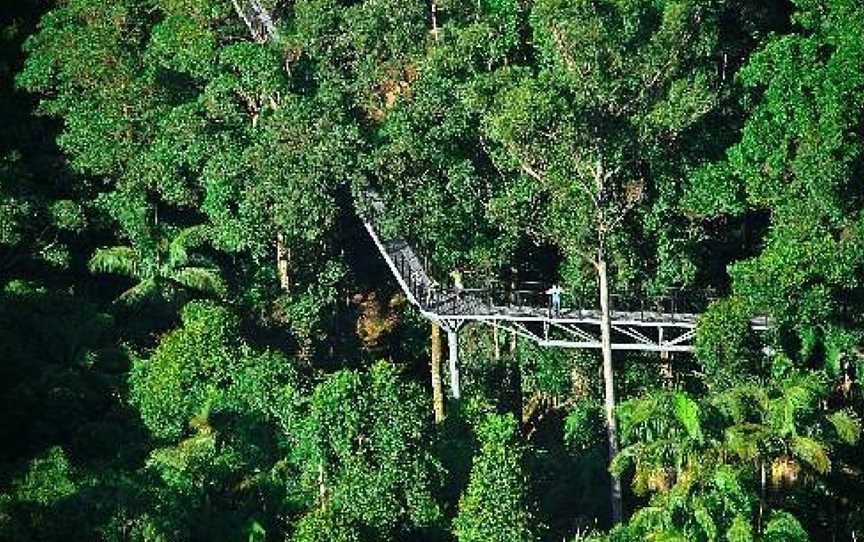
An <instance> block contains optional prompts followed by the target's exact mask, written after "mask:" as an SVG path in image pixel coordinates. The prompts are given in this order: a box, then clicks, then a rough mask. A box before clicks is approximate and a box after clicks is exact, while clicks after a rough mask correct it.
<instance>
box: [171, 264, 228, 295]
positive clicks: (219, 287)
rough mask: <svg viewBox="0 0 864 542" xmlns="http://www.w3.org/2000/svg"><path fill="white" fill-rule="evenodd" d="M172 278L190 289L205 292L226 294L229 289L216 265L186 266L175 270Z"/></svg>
mask: <svg viewBox="0 0 864 542" xmlns="http://www.w3.org/2000/svg"><path fill="white" fill-rule="evenodd" d="M171 279H172V280H174V281H175V282H176V283H178V284H180V285H182V286H184V287H186V288H188V289H190V290H197V291H199V292H204V293H210V294H217V295H224V294H225V292H226V291H227V289H228V288H227V286H226V285H225V282H224V281H223V280H222V275H221V274H220V272H219V270H218V269H216V268H215V267H184V268H182V269H178V270H176V271H174V272H173V273H172V276H171Z"/></svg>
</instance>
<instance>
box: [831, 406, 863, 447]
mask: <svg viewBox="0 0 864 542" xmlns="http://www.w3.org/2000/svg"><path fill="white" fill-rule="evenodd" d="M828 421H829V422H831V425H833V426H834V430H835V431H836V432H837V436H838V437H839V438H840V440H841V441H843V442H845V443H846V444H856V443H857V442H858V440H859V439H860V438H861V419H860V418H859V417H858V415H857V414H855V413H854V412H852V411H850V410H838V411H837V412H834V413H833V414H831V415H829V416H828Z"/></svg>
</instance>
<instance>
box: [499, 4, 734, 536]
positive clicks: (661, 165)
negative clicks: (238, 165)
mask: <svg viewBox="0 0 864 542" xmlns="http://www.w3.org/2000/svg"><path fill="white" fill-rule="evenodd" d="M719 6H720V4H719V3H716V2H709V3H705V2H686V1H685V2H680V1H674V2H672V1H670V2H660V3H657V2H647V1H645V2H635V3H634V2H631V3H626V4H624V3H620V2H611V1H610V2H606V1H584V2H575V3H572V2H562V1H558V0H543V1H538V2H536V3H535V4H534V5H533V7H532V10H531V15H530V21H531V26H532V30H533V37H534V43H535V47H536V54H537V56H538V66H537V70H536V71H535V70H531V69H525V68H518V67H513V68H509V69H504V70H501V74H500V76H499V77H500V81H501V86H502V89H501V90H500V91H499V92H498V93H497V95H495V96H494V97H493V99H492V103H491V107H490V111H489V114H488V115H486V116H485V118H484V119H483V129H484V138H487V139H488V140H489V141H490V142H492V143H494V144H495V152H494V157H495V160H496V163H497V164H498V166H499V167H500V168H502V169H504V170H508V171H514V172H517V173H518V175H516V176H515V177H514V178H513V180H512V181H511V182H510V183H509V184H508V186H507V187H506V189H505V190H504V191H502V196H501V198H499V199H498V200H497V201H494V202H493V205H495V207H496V208H497V209H498V213H499V216H500V218H501V219H502V220H503V221H513V220H516V221H519V220H520V219H522V220H524V209H534V210H535V213H536V210H538V206H539V213H538V214H539V217H540V220H536V218H534V220H532V224H533V229H534V230H535V231H536V235H539V236H541V237H542V238H543V239H545V240H546V241H547V242H549V243H551V244H554V245H556V246H558V247H560V249H561V251H562V253H563V255H564V257H565V264H564V269H563V270H562V274H563V275H564V276H565V278H566V280H567V282H568V283H569V284H570V285H571V288H573V289H574V290H576V291H578V292H585V293H593V294H594V295H598V294H599V295H598V297H599V301H600V310H601V314H602V317H601V320H602V321H601V342H602V355H603V372H604V382H605V396H606V423H607V429H608V443H609V454H610V458H614V457H615V455H616V454H617V446H618V445H617V439H618V437H617V429H616V421H615V415H614V407H615V385H614V382H613V372H614V371H613V360H612V351H611V344H610V343H611V339H610V335H611V329H610V317H609V315H610V311H611V307H610V305H611V304H610V284H612V283H614V284H616V285H618V287H619V288H621V287H624V286H626V285H627V284H628V282H630V281H631V280H632V278H633V277H635V276H643V277H644V276H646V274H647V272H648V271H652V270H651V269H650V268H648V267H647V266H645V264H640V263H639V260H640V258H639V257H638V254H639V252H640V251H642V250H645V248H640V247H645V245H646V244H647V245H648V246H650V243H652V242H654V243H657V240H656V239H654V240H652V238H651V237H650V236H648V238H647V239H646V238H645V237H644V236H645V234H646V233H650V232H649V231H647V228H646V227H645V224H644V222H645V221H646V220H648V219H649V218H651V215H652V212H655V211H656V210H657V206H658V205H662V206H663V207H665V208H668V207H669V205H668V202H666V201H664V200H668V199H669V197H670V195H673V196H672V197H674V194H675V193H676V191H677V190H678V188H677V187H678V184H680V181H679V180H678V178H676V177H675V176H673V175H671V174H670V170H672V171H674V168H670V166H669V165H668V164H667V163H666V162H667V161H671V162H673V163H674V162H675V160H676V159H675V158H674V157H675V155H676V152H678V153H680V141H681V139H682V138H684V137H687V136H688V135H689V134H690V133H691V132H694V131H696V130H697V129H698V128H699V127H700V123H703V122H704V121H705V119H706V117H707V116H708V115H709V114H710V113H711V112H712V111H713V110H714V109H715V108H716V107H717V105H718V103H719V102H720V93H721V92H722V86H721V85H720V81H719V78H720V75H719V73H718V69H717V56H718V52H719V51H720V44H719V43H718V33H717V24H718V19H719V17H720V15H721V10H720V9H719ZM678 161H679V162H680V161H681V159H680V158H678ZM504 198H506V199H507V200H508V201H503V199H504ZM667 213H668V211H667ZM655 246H659V243H658V245H655ZM655 250H656V249H655ZM654 260H660V261H662V257H660V255H659V254H658V253H657V252H654V254H652V256H651V257H650V258H649V259H648V260H647V261H648V262H651V261H654ZM610 267H611V268H613V269H610ZM653 271H654V272H655V273H656V272H657V270H656V269H655V270H653ZM612 273H614V275H612V276H610V275H611V274H612ZM613 276H614V279H613ZM691 280H692V274H691V275H690V276H688V274H687V273H682V272H678V273H675V274H673V275H672V276H671V277H668V278H667V279H666V283H667V284H669V282H673V283H674V282H677V283H679V284H680V283H686V282H689V281H691ZM611 505H612V517H613V521H615V522H617V521H620V519H621V491H620V482H619V481H618V480H617V479H613V482H612V492H611Z"/></svg>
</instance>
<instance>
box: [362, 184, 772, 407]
mask: <svg viewBox="0 0 864 542" xmlns="http://www.w3.org/2000/svg"><path fill="white" fill-rule="evenodd" d="M360 199H361V200H362V201H360V202H359V205H358V211H359V212H358V214H359V215H360V217H361V220H362V221H363V225H364V226H365V228H366V231H367V232H369V236H370V237H371V238H372V240H373V241H374V243H375V245H376V247H378V251H379V252H380V253H381V256H382V257H383V258H384V261H385V262H386V263H387V266H388V267H389V268H390V272H391V273H392V274H393V277H394V278H395V279H396V282H397V283H398V284H399V286H400V288H401V289H402V292H403V293H404V294H405V297H406V298H407V299H408V301H409V302H410V303H411V304H412V305H414V306H415V307H417V308H418V309H419V311H420V313H421V314H422V315H423V316H424V317H426V318H428V319H429V320H433V321H435V322H438V323H439V324H440V325H441V327H442V328H444V330H445V331H446V332H447V343H448V347H449V365H450V367H449V368H450V376H451V388H452V392H453V395H454V397H456V398H458V397H459V395H460V387H459V371H458V359H459V358H458V332H459V330H460V328H461V327H462V326H463V325H465V324H466V323H467V322H481V323H485V324H488V325H490V326H494V327H496V328H498V329H501V330H504V331H507V332H509V333H513V334H515V335H517V336H519V337H523V338H525V339H528V340H531V341H533V342H535V343H537V344H538V345H540V346H547V347H559V348H584V349H600V348H601V347H602V344H601V342H600V322H601V315H600V311H599V310H598V309H596V308H594V307H591V306H583V305H580V304H578V303H574V302H571V303H567V302H566V300H565V301H564V302H562V305H561V307H560V309H558V310H556V309H555V308H553V307H552V305H551V302H550V301H551V297H550V296H548V295H547V294H546V291H545V289H543V288H538V287H537V284H536V283H534V284H531V285H529V286H530V287H527V288H526V287H524V285H523V286H517V285H514V286H513V287H510V288H505V287H501V286H500V285H493V284H490V285H488V286H485V287H480V288H461V289H458V290H457V289H456V288H454V287H452V286H441V284H440V283H439V281H436V280H435V279H434V278H433V277H432V275H431V273H430V272H429V268H430V265H429V259H428V258H427V257H425V256H423V255H421V253H420V252H419V251H418V250H416V249H415V248H414V247H413V246H412V245H411V244H410V243H409V242H408V241H406V240H405V239H403V238H401V237H400V236H399V235H398V234H396V235H394V234H390V235H388V234H387V233H386V232H388V231H390V228H389V227H388V226H389V225H388V224H387V222H386V215H387V213H386V209H385V206H384V204H383V202H382V200H381V198H380V197H379V196H378V195H377V194H375V193H374V192H372V191H366V192H364V193H363V194H362V195H361V197H360ZM713 298H714V296H713V294H711V293H710V292H688V293H686V294H685V293H684V292H673V293H671V294H670V295H667V296H659V297H652V298H646V297H639V298H627V297H623V296H618V297H613V302H617V303H614V304H613V307H617V308H613V310H612V311H611V314H610V319H611V328H612V349H613V350H630V351H639V350H641V351H650V352H661V353H667V352H692V351H693V338H694V336H695V333H696V322H697V320H698V319H699V314H700V312H701V311H702V310H704V309H705V307H706V306H707V305H708V303H710V302H711V301H712V300H713ZM769 323H770V322H769V320H768V318H767V317H760V318H754V319H753V320H752V321H751V326H752V327H753V329H755V330H764V329H767V328H768V325H769Z"/></svg>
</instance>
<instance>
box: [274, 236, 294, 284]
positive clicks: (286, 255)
mask: <svg viewBox="0 0 864 542" xmlns="http://www.w3.org/2000/svg"><path fill="white" fill-rule="evenodd" d="M290 260H291V250H290V249H289V248H288V247H286V246H285V236H284V235H282V233H281V232H280V233H277V234H276V271H277V273H278V274H279V286H280V287H281V288H282V291H284V292H286V293H287V292H290V291H291V276H290V274H289V272H288V263H289V262H290Z"/></svg>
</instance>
